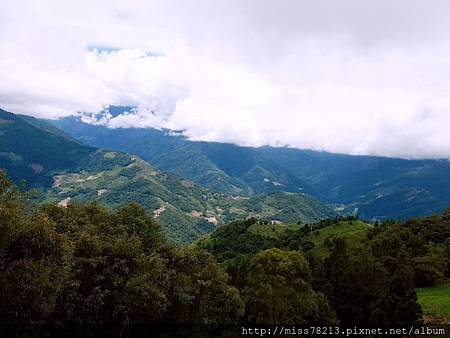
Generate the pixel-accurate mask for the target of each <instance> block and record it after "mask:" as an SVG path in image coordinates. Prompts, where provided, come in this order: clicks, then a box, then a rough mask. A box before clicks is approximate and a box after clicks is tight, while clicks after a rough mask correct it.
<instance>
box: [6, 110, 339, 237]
mask: <svg viewBox="0 0 450 338" xmlns="http://www.w3.org/2000/svg"><path fill="white" fill-rule="evenodd" d="M0 168H4V169H5V170H6V172H7V174H8V175H9V176H10V177H11V178H12V179H13V180H14V181H15V182H19V181H20V180H26V183H27V186H28V187H32V188H39V189H40V190H39V191H40V193H39V194H38V196H37V199H38V200H39V201H41V202H50V203H58V204H59V205H60V206H62V207H64V206H65V205H66V204H67V203H73V202H74V201H98V202H100V203H102V204H104V205H107V206H109V207H111V208H116V207H120V206H124V205H126V204H129V203H132V202H136V203H139V204H141V205H143V206H144V207H145V208H146V209H147V210H149V211H150V212H152V213H153V214H154V216H155V218H157V219H158V222H159V223H161V224H162V225H163V226H164V228H165V230H166V232H167V233H168V234H169V236H170V237H171V238H172V239H173V240H175V241H178V242H190V241H192V240H194V239H196V238H198V237H199V236H200V235H202V234H204V233H206V232H208V231H210V230H211V229H212V228H214V227H215V225H217V224H219V223H225V222H229V221H232V220H236V219H238V218H246V217H249V216H254V217H258V218H261V219H265V220H274V221H281V222H297V221H302V222H312V221H315V220H319V219H322V218H327V217H334V216H335V215H336V213H335V212H334V211H333V210H332V209H330V208H329V207H326V206H324V205H322V204H321V203H320V202H319V201H317V200H316V199H314V198H312V197H311V196H308V195H306V194H300V193H297V194H293V193H292V194H289V193H285V192H279V193H273V194H269V195H264V196H255V197H253V198H252V199H248V198H244V197H238V196H230V195H226V194H223V193H218V192H212V191H210V190H208V189H206V188H204V187H202V186H201V185H199V184H197V183H194V182H193V181H191V180H188V179H185V178H183V177H180V176H178V175H176V174H173V173H169V172H162V171H160V170H157V169H155V168H154V167H152V166H150V165H149V164H148V163H147V162H146V161H144V160H142V159H140V158H139V157H137V156H132V155H129V154H127V153H123V152H117V151H106V150H102V149H99V148H96V147H91V146H86V145H83V144H81V143H80V142H78V141H75V140H74V139H72V138H71V137H70V136H68V135H67V134H65V133H64V132H62V131H60V130H59V129H57V128H55V127H54V126H52V125H49V124H48V123H47V122H45V121H41V120H36V119H34V118H32V117H21V116H18V115H14V114H11V113H8V112H6V111H3V110H0ZM283 210H287V212H283Z"/></svg>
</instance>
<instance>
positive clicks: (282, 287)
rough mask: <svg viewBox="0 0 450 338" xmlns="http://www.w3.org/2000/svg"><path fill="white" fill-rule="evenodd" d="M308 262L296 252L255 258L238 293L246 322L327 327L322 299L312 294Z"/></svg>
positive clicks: (325, 304) (328, 319)
mask: <svg viewBox="0 0 450 338" xmlns="http://www.w3.org/2000/svg"><path fill="white" fill-rule="evenodd" d="M310 283H311V274H310V271H309V267H308V262H307V261H306V259H305V258H304V257H303V255H302V253H301V252H299V251H283V250H280V249H269V250H266V251H262V252H260V253H258V254H256V255H255V257H254V258H253V259H252V260H251V262H250V266H249V269H248V271H247V274H246V285H245V288H244V289H243V291H242V294H243V297H244V300H245V303H246V313H245V317H246V320H248V321H249V322H253V323H258V324H274V323H292V324H313V323H316V324H319V323H320V324H331V323H334V322H335V315H334V313H333V311H332V309H331V308H330V307H329V305H328V302H327V299H326V297H325V296H324V295H323V294H321V293H317V292H314V291H313V289H312V287H311V285H310Z"/></svg>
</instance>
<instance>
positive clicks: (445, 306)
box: [417, 283, 450, 324]
mask: <svg viewBox="0 0 450 338" xmlns="http://www.w3.org/2000/svg"><path fill="white" fill-rule="evenodd" d="M449 295H450V283H446V284H440V285H436V286H432V287H427V288H418V289H417V298H418V299H419V303H420V304H421V305H422V307H423V310H424V314H425V316H428V317H430V318H429V320H436V319H437V321H438V322H440V323H442V324H449V323H450V297H449ZM436 317H437V318H436Z"/></svg>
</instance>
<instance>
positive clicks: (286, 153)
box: [52, 117, 450, 219]
mask: <svg viewBox="0 0 450 338" xmlns="http://www.w3.org/2000/svg"><path fill="white" fill-rule="evenodd" d="M52 123H53V124H54V125H56V126H58V127H59V128H61V129H62V130H63V131H64V132H67V133H68V134H70V135H72V136H74V137H75V138H76V139H78V140H80V141H82V142H84V143H85V144H87V145H92V146H100V147H103V148H108V149H114V150H121V151H126V152H129V153H133V154H137V155H139V156H140V157H142V158H143V159H145V160H147V161H148V162H149V163H151V164H152V165H154V166H155V167H157V168H160V169H163V170H167V171H171V172H174V173H177V174H179V175H181V176H183V177H186V178H188V179H190V180H192V181H194V182H197V183H199V184H201V185H204V186H206V187H208V188H210V189H211V190H213V191H217V192H224V193H228V194H240V195H244V196H252V195H253V194H255V193H259V192H273V191H288V192H298V191H302V192H307V193H311V194H313V195H314V196H316V197H317V198H319V199H321V200H323V201H325V202H327V203H330V204H336V205H338V206H340V207H341V209H343V210H346V211H354V210H358V212H359V214H360V216H361V217H363V218H366V219H387V218H407V217H412V216H417V215H427V214H430V213H433V212H441V211H442V210H443V209H444V208H445V207H446V206H447V205H448V204H449V203H450V193H449V191H450V162H449V161H447V160H404V159H393V158H382V157H374V156H352V155H341V154H332V153H326V152H317V151H310V150H298V149H290V148H271V147H263V148H251V147H240V146H236V145H232V144H223V143H215V142H211V143H209V142H193V141H189V140H187V139H186V138H184V137H182V136H180V135H179V134H174V133H173V132H170V131H167V130H156V129H151V128H149V129H137V128H128V129H126V128H125V129H122V128H119V129H108V128H106V127H104V126H95V125H90V124H86V123H83V122H81V121H80V119H79V118H76V117H70V118H64V119H61V120H56V121H52Z"/></svg>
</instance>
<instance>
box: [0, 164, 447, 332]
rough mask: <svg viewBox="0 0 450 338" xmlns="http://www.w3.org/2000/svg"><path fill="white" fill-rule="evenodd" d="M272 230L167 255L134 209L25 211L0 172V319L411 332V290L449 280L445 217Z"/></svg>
mask: <svg viewBox="0 0 450 338" xmlns="http://www.w3.org/2000/svg"><path fill="white" fill-rule="evenodd" d="M358 227H361V229H365V230H363V231H362V230H361V229H360V228H358ZM362 227H365V228H362ZM276 228H277V225H273V224H268V222H264V221H258V220H257V219H253V218H251V219H247V220H243V221H238V222H233V223H230V224H228V225H223V226H219V227H217V229H216V230H215V231H214V232H213V233H211V234H209V235H207V236H205V237H204V238H202V239H201V240H199V241H198V242H196V243H194V244H192V245H190V246H175V245H173V244H171V243H169V242H168V241H167V240H166V238H165V236H164V234H163V232H162V231H161V229H160V227H159V225H158V224H157V223H156V222H155V220H154V219H153V217H152V216H151V215H149V214H148V213H147V212H146V211H145V210H144V209H143V208H142V207H140V206H138V205H135V204H132V205H130V206H128V207H124V208H121V209H118V210H116V211H114V212H112V211H110V210H108V209H106V208H104V207H102V206H101V205H99V204H96V203H90V204H77V203H71V204H69V205H68V206H67V207H65V208H61V207H57V206H55V205H51V204H47V205H35V204H34V203H33V200H32V199H31V195H30V193H29V192H22V191H20V190H19V189H18V188H16V187H15V186H14V185H13V184H12V183H11V182H10V181H9V180H8V179H7V177H6V176H5V174H4V173H3V172H1V171H0V275H1V276H2V278H1V279H0V320H1V321H2V323H8V324H11V327H12V328H14V327H16V328H20V329H21V330H23V329H24V328H30V330H31V329H33V330H35V329H36V327H45V326H47V325H51V326H52V327H55V326H56V327H57V328H59V329H65V328H68V327H71V328H72V327H73V326H77V325H80V326H82V327H83V328H84V329H87V328H88V327H91V329H92V330H94V328H95V330H107V331H108V332H111V333H114V334H117V335H120V334H121V332H123V330H124V328H129V327H133V325H139V324H146V325H164V324H178V325H180V327H181V326H183V324H185V325H194V324H199V325H203V327H208V329H210V328H211V327H214V326H216V325H222V324H227V325H238V324H242V323H254V324H274V323H286V324H287V323H291V324H297V325H301V324H311V325H312V324H317V325H332V324H333V325H334V324H340V325H351V326H363V325H373V326H377V325H383V326H386V325H410V324H417V323H420V322H421V320H422V309H421V307H420V305H419V303H418V301H417V295H416V287H423V286H431V285H435V284H438V283H441V282H444V281H446V280H448V279H449V278H450V264H449V262H450V208H449V209H447V210H446V211H445V212H444V213H443V215H434V216H430V217H425V218H416V219H411V220H408V221H402V222H393V221H392V222H384V223H381V224H378V223H376V224H366V223H363V222H361V221H360V220H358V219H356V218H354V217H347V218H341V219H340V218H336V219H330V220H324V221H321V222H319V223H315V224H297V225H295V226H292V227H285V228H283V231H277V230H276ZM348 228H351V229H356V228H358V229H359V230H358V231H353V232H347V233H346V232H345V231H339V230H340V229H348ZM329 229H336V230H337V231H334V232H330V231H329ZM171 327H172V328H173V327H176V325H171ZM88 330H89V329H88ZM95 330H94V331H95ZM101 332H104V331H101Z"/></svg>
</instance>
